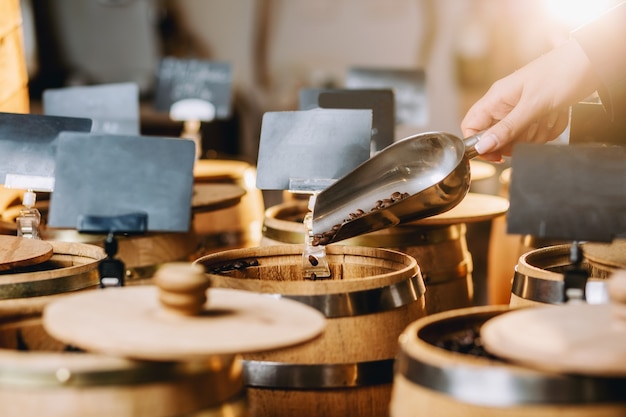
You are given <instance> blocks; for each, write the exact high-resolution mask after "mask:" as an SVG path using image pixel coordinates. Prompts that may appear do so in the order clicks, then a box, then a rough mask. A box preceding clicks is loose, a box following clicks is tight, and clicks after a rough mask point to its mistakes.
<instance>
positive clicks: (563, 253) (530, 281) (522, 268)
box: [509, 243, 626, 307]
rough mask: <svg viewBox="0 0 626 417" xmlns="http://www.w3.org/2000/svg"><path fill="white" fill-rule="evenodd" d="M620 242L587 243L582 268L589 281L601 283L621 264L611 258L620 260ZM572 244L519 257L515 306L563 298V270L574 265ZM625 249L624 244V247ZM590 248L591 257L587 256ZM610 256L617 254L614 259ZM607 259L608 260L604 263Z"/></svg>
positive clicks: (513, 295) (514, 277) (513, 288)
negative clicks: (617, 243) (607, 243)
mask: <svg viewBox="0 0 626 417" xmlns="http://www.w3.org/2000/svg"><path fill="white" fill-rule="evenodd" d="M619 246H620V245H615V246H613V245H601V244H593V245H592V244H587V243H586V244H583V245H582V250H583V256H584V259H583V263H582V265H581V267H582V268H584V269H585V270H587V272H588V273H589V282H598V283H601V281H602V280H604V279H606V278H608V277H609V276H610V275H611V273H612V272H613V271H614V270H615V269H616V266H617V265H619V263H618V264H615V263H612V262H611V261H610V260H611V259H613V260H616V259H619V254H620V253H621V256H622V257H624V258H623V259H624V260H625V261H624V262H626V255H624V254H625V252H624V251H623V250H620V248H619ZM570 248H571V245H568V244H563V245H554V246H547V247H543V248H538V249H533V250H531V251H529V252H526V253H525V254H523V255H522V256H520V257H519V261H518V263H517V266H516V267H515V271H514V273H513V274H512V286H511V299H510V303H509V305H510V306H511V307H520V306H527V305H541V304H559V303H561V302H562V300H563V271H564V270H565V268H567V267H570V266H571V261H570V257H569V256H570V255H569V252H570ZM622 248H623V247H622ZM587 249H588V250H589V252H590V255H591V259H590V258H588V257H587V256H586V252H587ZM610 255H615V256H616V257H613V258H611V256H610ZM603 260H606V263H603Z"/></svg>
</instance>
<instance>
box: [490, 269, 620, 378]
mask: <svg viewBox="0 0 626 417" xmlns="http://www.w3.org/2000/svg"><path fill="white" fill-rule="evenodd" d="M607 284H608V290H609V295H610V297H611V303H610V304H602V305H597V304H595V305H591V304H584V303H583V304H565V305H551V306H547V307H530V308H521V309H518V310H513V311H510V312H507V313H504V314H502V315H500V316H498V317H496V318H493V319H491V320H489V321H487V322H486V323H485V324H484V325H483V327H482V328H481V331H480V334H481V339H482V342H483V344H484V345H485V348H486V349H487V350H488V351H489V352H491V353H493V354H495V355H497V356H500V357H502V358H505V359H508V360H511V361H513V362H518V363H520V364H523V365H527V366H531V367H533V368H538V369H541V370H546V371H551V372H559V373H568V374H583V375H593V376H602V377H624V376H626V270H619V271H616V272H615V273H614V274H613V275H612V276H611V278H609V280H608V282H607Z"/></svg>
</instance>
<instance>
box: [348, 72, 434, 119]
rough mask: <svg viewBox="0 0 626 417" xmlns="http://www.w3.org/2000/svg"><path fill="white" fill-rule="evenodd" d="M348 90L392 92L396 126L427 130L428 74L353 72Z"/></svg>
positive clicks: (350, 74) (350, 75)
mask: <svg viewBox="0 0 626 417" xmlns="http://www.w3.org/2000/svg"><path fill="white" fill-rule="evenodd" d="M346 87H347V88H356V89H366V88H391V89H392V90H393V92H394V100H395V114H396V124H403V125H410V126H423V125H425V124H426V123H427V122H428V98H427V96H426V74H425V72H424V70H423V69H421V68H368V67H354V68H350V69H349V70H348V73H347V75H346Z"/></svg>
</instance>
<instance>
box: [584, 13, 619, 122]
mask: <svg viewBox="0 0 626 417" xmlns="http://www.w3.org/2000/svg"><path fill="white" fill-rule="evenodd" d="M572 37H573V38H574V39H575V40H576V41H577V42H578V44H579V45H580V46H581V47H582V49H583V51H584V52H585V54H586V55H587V57H588V58H589V61H590V62H591V64H592V66H593V70H594V72H595V73H596V75H597V76H598V78H599V79H600V81H601V83H602V86H601V87H600V89H599V90H598V93H599V94H600V98H601V99H602V103H603V104H604V106H605V108H606V109H607V112H608V113H609V115H610V116H611V118H612V119H616V118H623V117H626V2H624V3H621V4H620V5H618V6H616V7H614V8H613V9H611V10H610V11H608V12H607V13H605V14H604V15H603V16H601V17H600V18H598V19H595V20H594V21H593V22H591V23H589V24H587V25H585V26H582V27H580V28H578V29H576V30H575V31H573V32H572Z"/></svg>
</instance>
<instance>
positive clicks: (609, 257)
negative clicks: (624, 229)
mask: <svg viewBox="0 0 626 417" xmlns="http://www.w3.org/2000/svg"><path fill="white" fill-rule="evenodd" d="M583 251H584V252H585V258H587V259H588V260H589V261H590V262H594V263H596V264H601V265H605V266H607V267H612V268H618V269H626V239H617V240H614V241H613V242H611V243H595V242H587V243H585V245H584V246H583Z"/></svg>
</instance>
